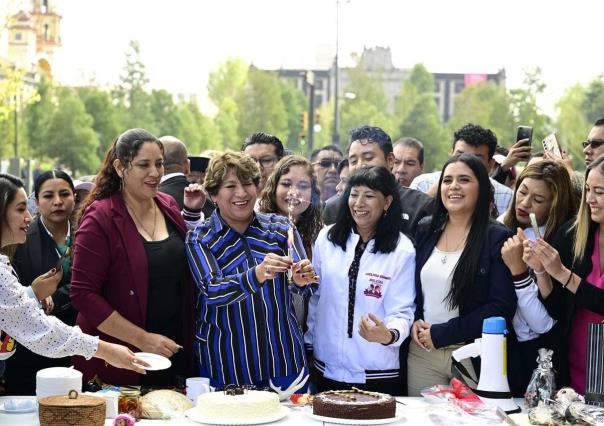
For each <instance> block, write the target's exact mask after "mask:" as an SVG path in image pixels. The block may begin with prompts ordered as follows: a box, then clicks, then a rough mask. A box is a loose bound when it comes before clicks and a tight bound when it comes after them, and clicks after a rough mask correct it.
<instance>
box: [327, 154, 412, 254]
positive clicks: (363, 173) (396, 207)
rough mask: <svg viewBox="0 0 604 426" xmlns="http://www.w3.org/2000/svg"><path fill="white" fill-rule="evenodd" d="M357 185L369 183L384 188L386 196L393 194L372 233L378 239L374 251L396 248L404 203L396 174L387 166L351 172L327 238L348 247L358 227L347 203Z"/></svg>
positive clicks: (344, 247)
mask: <svg viewBox="0 0 604 426" xmlns="http://www.w3.org/2000/svg"><path fill="white" fill-rule="evenodd" d="M355 186H366V187H367V188H371V189H373V190H374V191H379V192H381V193H382V194H383V195H384V197H387V196H389V195H391V196H392V203H391V204H390V207H389V208H388V210H387V211H386V214H383V215H382V216H381V217H380V220H379V222H378V223H377V226H376V230H375V234H374V236H373V238H374V240H375V244H374V248H373V253H377V252H381V253H390V252H392V251H394V249H396V245H397V243H398V237H399V229H400V222H401V214H402V207H401V199H400V197H399V194H398V185H397V183H396V180H395V179H394V175H393V174H392V173H390V171H389V170H388V169H387V168H385V167H384V166H374V167H364V168H361V169H359V170H357V171H356V172H354V173H353V174H352V175H350V176H349V178H348V185H347V186H346V190H345V191H344V194H342V197H341V198H340V200H339V201H338V202H339V203H340V206H339V211H338V216H337V219H336V223H335V224H334V225H333V226H332V228H331V229H330V230H329V232H328V234H327V238H328V239H329V241H331V242H332V243H333V244H334V245H336V246H340V247H341V248H342V250H346V242H347V241H348V237H349V236H350V233H351V232H353V231H354V230H355V229H356V224H355V222H354V219H353V218H352V214H351V213H350V208H349V207H348V199H349V198H350V191H351V190H352V188H354V187H355Z"/></svg>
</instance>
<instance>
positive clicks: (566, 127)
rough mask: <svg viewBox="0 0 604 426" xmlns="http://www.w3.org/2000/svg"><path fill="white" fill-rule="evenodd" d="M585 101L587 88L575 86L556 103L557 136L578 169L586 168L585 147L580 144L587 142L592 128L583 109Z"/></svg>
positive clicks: (567, 90)
mask: <svg viewBox="0 0 604 426" xmlns="http://www.w3.org/2000/svg"><path fill="white" fill-rule="evenodd" d="M585 99H586V95H585V88H584V87H583V86H581V85H580V84H575V85H574V86H571V87H569V88H568V89H566V91H565V92H564V94H563V95H562V97H561V98H560V100H558V102H557V103H556V111H557V118H556V136H557V138H558V141H560V143H561V145H562V146H564V147H565V148H566V149H567V151H568V152H569V153H570V155H571V157H572V159H573V164H574V166H575V168H576V169H583V168H585V162H584V160H583V158H584V157H583V147H582V146H581V143H580V142H581V141H583V140H585V138H586V136H587V132H588V131H589V128H590V126H591V123H590V122H589V121H588V120H587V118H586V114H585V111H584V109H583V108H584V105H585Z"/></svg>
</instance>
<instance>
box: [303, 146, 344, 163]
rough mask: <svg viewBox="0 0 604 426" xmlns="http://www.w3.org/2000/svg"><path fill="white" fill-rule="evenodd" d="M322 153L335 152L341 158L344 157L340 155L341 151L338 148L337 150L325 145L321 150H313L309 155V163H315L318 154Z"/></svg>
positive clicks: (335, 147)
mask: <svg viewBox="0 0 604 426" xmlns="http://www.w3.org/2000/svg"><path fill="white" fill-rule="evenodd" d="M322 151H333V152H337V153H338V154H340V155H341V156H342V157H343V156H344V154H342V150H340V148H338V147H337V146H335V145H325V146H323V147H321V148H317V149H315V150H313V152H311V153H310V161H315V160H316V159H317V156H318V155H319V152H322Z"/></svg>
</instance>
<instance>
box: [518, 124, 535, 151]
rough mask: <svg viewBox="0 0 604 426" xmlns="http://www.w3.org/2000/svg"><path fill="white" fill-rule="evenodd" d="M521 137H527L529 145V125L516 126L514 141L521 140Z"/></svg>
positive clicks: (530, 139) (530, 129)
mask: <svg viewBox="0 0 604 426" xmlns="http://www.w3.org/2000/svg"><path fill="white" fill-rule="evenodd" d="M522 139H528V144H527V145H529V146H530V145H531V142H532V141H533V128H532V127H530V126H518V131H517V132H516V142H518V141H521V140H522Z"/></svg>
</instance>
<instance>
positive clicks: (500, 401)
mask: <svg viewBox="0 0 604 426" xmlns="http://www.w3.org/2000/svg"><path fill="white" fill-rule="evenodd" d="M505 327H506V324H505V319H504V318H503V317H491V318H487V319H485V320H484V321H483V323H482V338H480V339H476V340H474V343H470V344H469V345H465V346H462V347H461V348H459V349H456V350H454V351H453V353H452V354H451V356H452V358H453V360H452V362H453V366H454V367H455V368H457V369H458V370H459V371H460V372H461V373H462V374H464V375H466V376H468V377H470V378H471V376H470V375H469V373H468V371H467V370H466V368H465V367H464V366H463V365H462V364H461V362H460V361H461V360H463V359H466V358H469V357H473V358H475V357H477V356H479V357H480V358H481V367H480V378H479V380H478V386H477V387H476V389H472V390H473V391H474V393H475V394H476V395H478V396H479V397H480V399H481V400H482V401H483V402H484V403H485V404H488V405H491V406H496V407H499V408H501V409H502V410H504V411H505V412H506V413H508V414H511V413H518V412H520V407H519V406H518V405H517V404H516V403H515V402H514V399H513V398H512V393H511V392H510V386H509V384H508V376H507V355H506V351H507V342H506V337H505V335H506V333H507V330H506V328H505Z"/></svg>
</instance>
